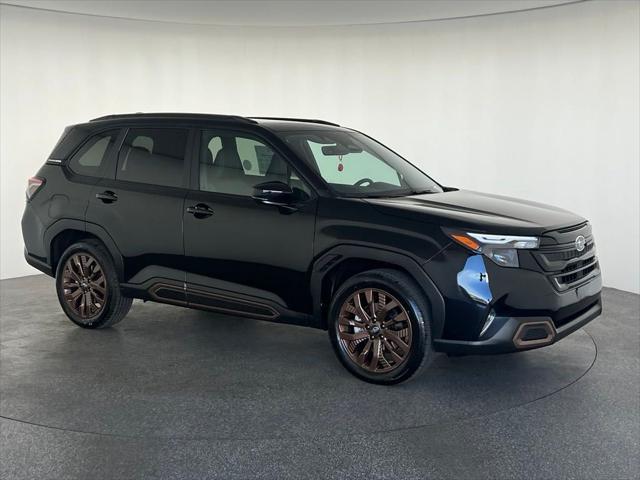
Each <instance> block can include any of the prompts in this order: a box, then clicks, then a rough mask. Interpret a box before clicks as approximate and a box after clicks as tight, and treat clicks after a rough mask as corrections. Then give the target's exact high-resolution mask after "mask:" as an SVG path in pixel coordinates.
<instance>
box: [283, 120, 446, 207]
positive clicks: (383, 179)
mask: <svg viewBox="0 0 640 480" xmlns="http://www.w3.org/2000/svg"><path fill="white" fill-rule="evenodd" d="M280 136H281V137H282V138H283V140H284V141H285V142H286V143H287V144H288V145H289V146H290V147H291V148H292V149H293V150H294V151H295V152H296V153H297V154H298V155H299V156H300V157H301V158H302V159H304V160H305V161H306V162H307V163H308V164H309V165H310V166H311V168H313V169H314V170H315V171H316V172H318V173H319V174H320V176H321V177H322V178H323V179H324V181H325V182H327V183H328V184H329V186H330V187H331V189H332V190H334V191H335V192H336V193H337V194H339V195H341V196H348V197H392V196H405V195H415V194H418V193H435V192H442V188H440V186H438V184H437V183H435V182H434V181H433V180H431V179H430V178H429V177H428V176H426V175H425V174H424V173H422V172H421V171H420V170H418V169H417V168H416V167H414V166H413V165H411V164H410V163H409V162H407V161H406V160H404V159H403V158H402V157H400V156H399V155H397V154H395V153H393V152H392V151H391V150H389V149H388V148H386V147H384V146H383V145H381V144H379V143H378V142H376V141H374V140H372V139H371V138H369V137H367V136H366V135H363V134H361V133H358V132H350V131H349V132H346V131H340V130H334V131H332V130H322V131H304V132H281V133H280Z"/></svg>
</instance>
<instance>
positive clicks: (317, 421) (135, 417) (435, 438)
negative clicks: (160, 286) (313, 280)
mask: <svg viewBox="0 0 640 480" xmlns="http://www.w3.org/2000/svg"><path fill="white" fill-rule="evenodd" d="M0 295H1V299H0V340H1V343H0V347H1V348H0V362H1V363H0V395H1V396H0V434H1V435H0V438H1V443H0V460H1V466H2V470H1V476H2V478H7V479H9V478H65V479H66V478H83V479H84V478H118V479H123V478H142V477H148V478H224V479H230V478H238V479H246V478H277V479H284V478H314V479H316V478H350V479H351V478H354V479H355V478H363V479H373V478H394V479H404V478H416V479H417V478H427V477H428V478H455V479H459V478H464V479H466V478H505V479H512V478H549V479H551V478H576V479H583V478H607V479H609V478H615V479H626V478H639V477H640V463H639V460H638V458H639V456H638V453H639V452H640V368H639V367H640V297H639V296H638V295H634V294H631V293H626V292H622V291H618V290H613V289H606V290H605V292H604V302H605V305H604V308H605V313H604V314H603V316H602V317H600V318H599V319H597V320H596V321H595V322H593V323H591V324H590V325H588V326H587V327H586V328H585V329H583V330H581V331H578V332H576V333H574V334H573V335H571V336H570V337H568V338H566V339H565V340H563V341H562V342H559V343H558V344H556V345H553V346H552V347H549V348H545V349H540V350H536V351H531V352H525V353H521V354H517V355H502V356H489V357H459V358H449V357H446V356H444V355H440V356H438V357H437V358H436V360H435V362H434V364H433V365H432V366H431V367H430V369H429V370H428V371H427V372H426V374H425V375H423V376H421V377H420V378H417V379H415V380H414V381H412V382H409V383H407V384H403V385H400V386H396V387H381V386H375V385H370V384H366V383H364V382H361V381H358V380H357V379H355V378H353V377H352V376H351V375H349V374H348V373H347V372H346V371H345V370H344V369H343V368H342V367H341V366H340V365H339V363H338V361H337V360H336V359H335V358H334V356H333V352H332V351H331V347H330V345H329V342H328V338H327V336H326V333H325V332H322V331H316V330H311V329H304V328H299V327H292V326H286V325H277V324H269V323H265V322H258V321H252V320H247V319H240V318H233V317H226V316H220V315H213V314H207V313H203V312H197V311H191V310H185V309H180V308H177V307H171V306H166V305H158V304H151V303H146V304H143V303H142V302H136V303H134V306H133V308H132V310H131V312H130V314H129V316H128V317H127V318H126V319H125V320H124V321H123V322H122V323H121V324H119V325H118V326H117V327H115V328H113V329H109V330H103V331H87V330H83V329H80V328H77V327H74V326H73V325H72V324H71V323H70V322H69V321H68V320H66V317H64V315H63V314H62V312H61V310H60V308H59V306H58V304H57V300H56V298H55V293H54V290H53V281H52V280H51V279H49V278H47V277H45V276H33V277H25V278H20V279H12V280H3V281H2V282H0Z"/></svg>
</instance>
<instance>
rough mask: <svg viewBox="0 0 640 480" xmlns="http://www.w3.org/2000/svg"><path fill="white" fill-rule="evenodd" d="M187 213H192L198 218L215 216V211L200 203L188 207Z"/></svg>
mask: <svg viewBox="0 0 640 480" xmlns="http://www.w3.org/2000/svg"><path fill="white" fill-rule="evenodd" d="M187 213H190V214H191V215H193V216H194V217H196V218H206V217H210V216H211V215H213V210H211V208H210V207H209V205H206V204H204V203H198V204H197V205H192V206H190V207H187Z"/></svg>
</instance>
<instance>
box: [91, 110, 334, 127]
mask: <svg viewBox="0 0 640 480" xmlns="http://www.w3.org/2000/svg"><path fill="white" fill-rule="evenodd" d="M117 120H124V121H135V120H194V121H199V122H202V121H204V122H206V121H213V122H225V123H226V122H229V123H239V124H245V125H246V124H251V125H262V126H264V127H267V128H274V129H289V128H292V129H295V128H300V127H301V126H303V125H308V126H331V127H339V126H340V125H338V124H336V123H332V122H327V121H325V120H315V119H308V118H289V117H242V116H240V115H219V114H208V113H178V112H174V113H171V112H167V113H165V112H158V113H124V114H116V115H105V116H103V117H98V118H94V119H92V120H91V122H115V121H117Z"/></svg>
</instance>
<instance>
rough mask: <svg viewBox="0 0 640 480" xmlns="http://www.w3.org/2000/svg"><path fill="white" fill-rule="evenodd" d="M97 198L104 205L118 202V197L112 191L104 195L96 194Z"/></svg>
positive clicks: (103, 193)
mask: <svg viewBox="0 0 640 480" xmlns="http://www.w3.org/2000/svg"><path fill="white" fill-rule="evenodd" d="M96 198H97V199H98V200H102V201H103V202H104V203H113V202H116V201H118V196H117V195H116V194H115V193H113V192H112V191H110V190H107V191H105V192H102V193H96Z"/></svg>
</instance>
